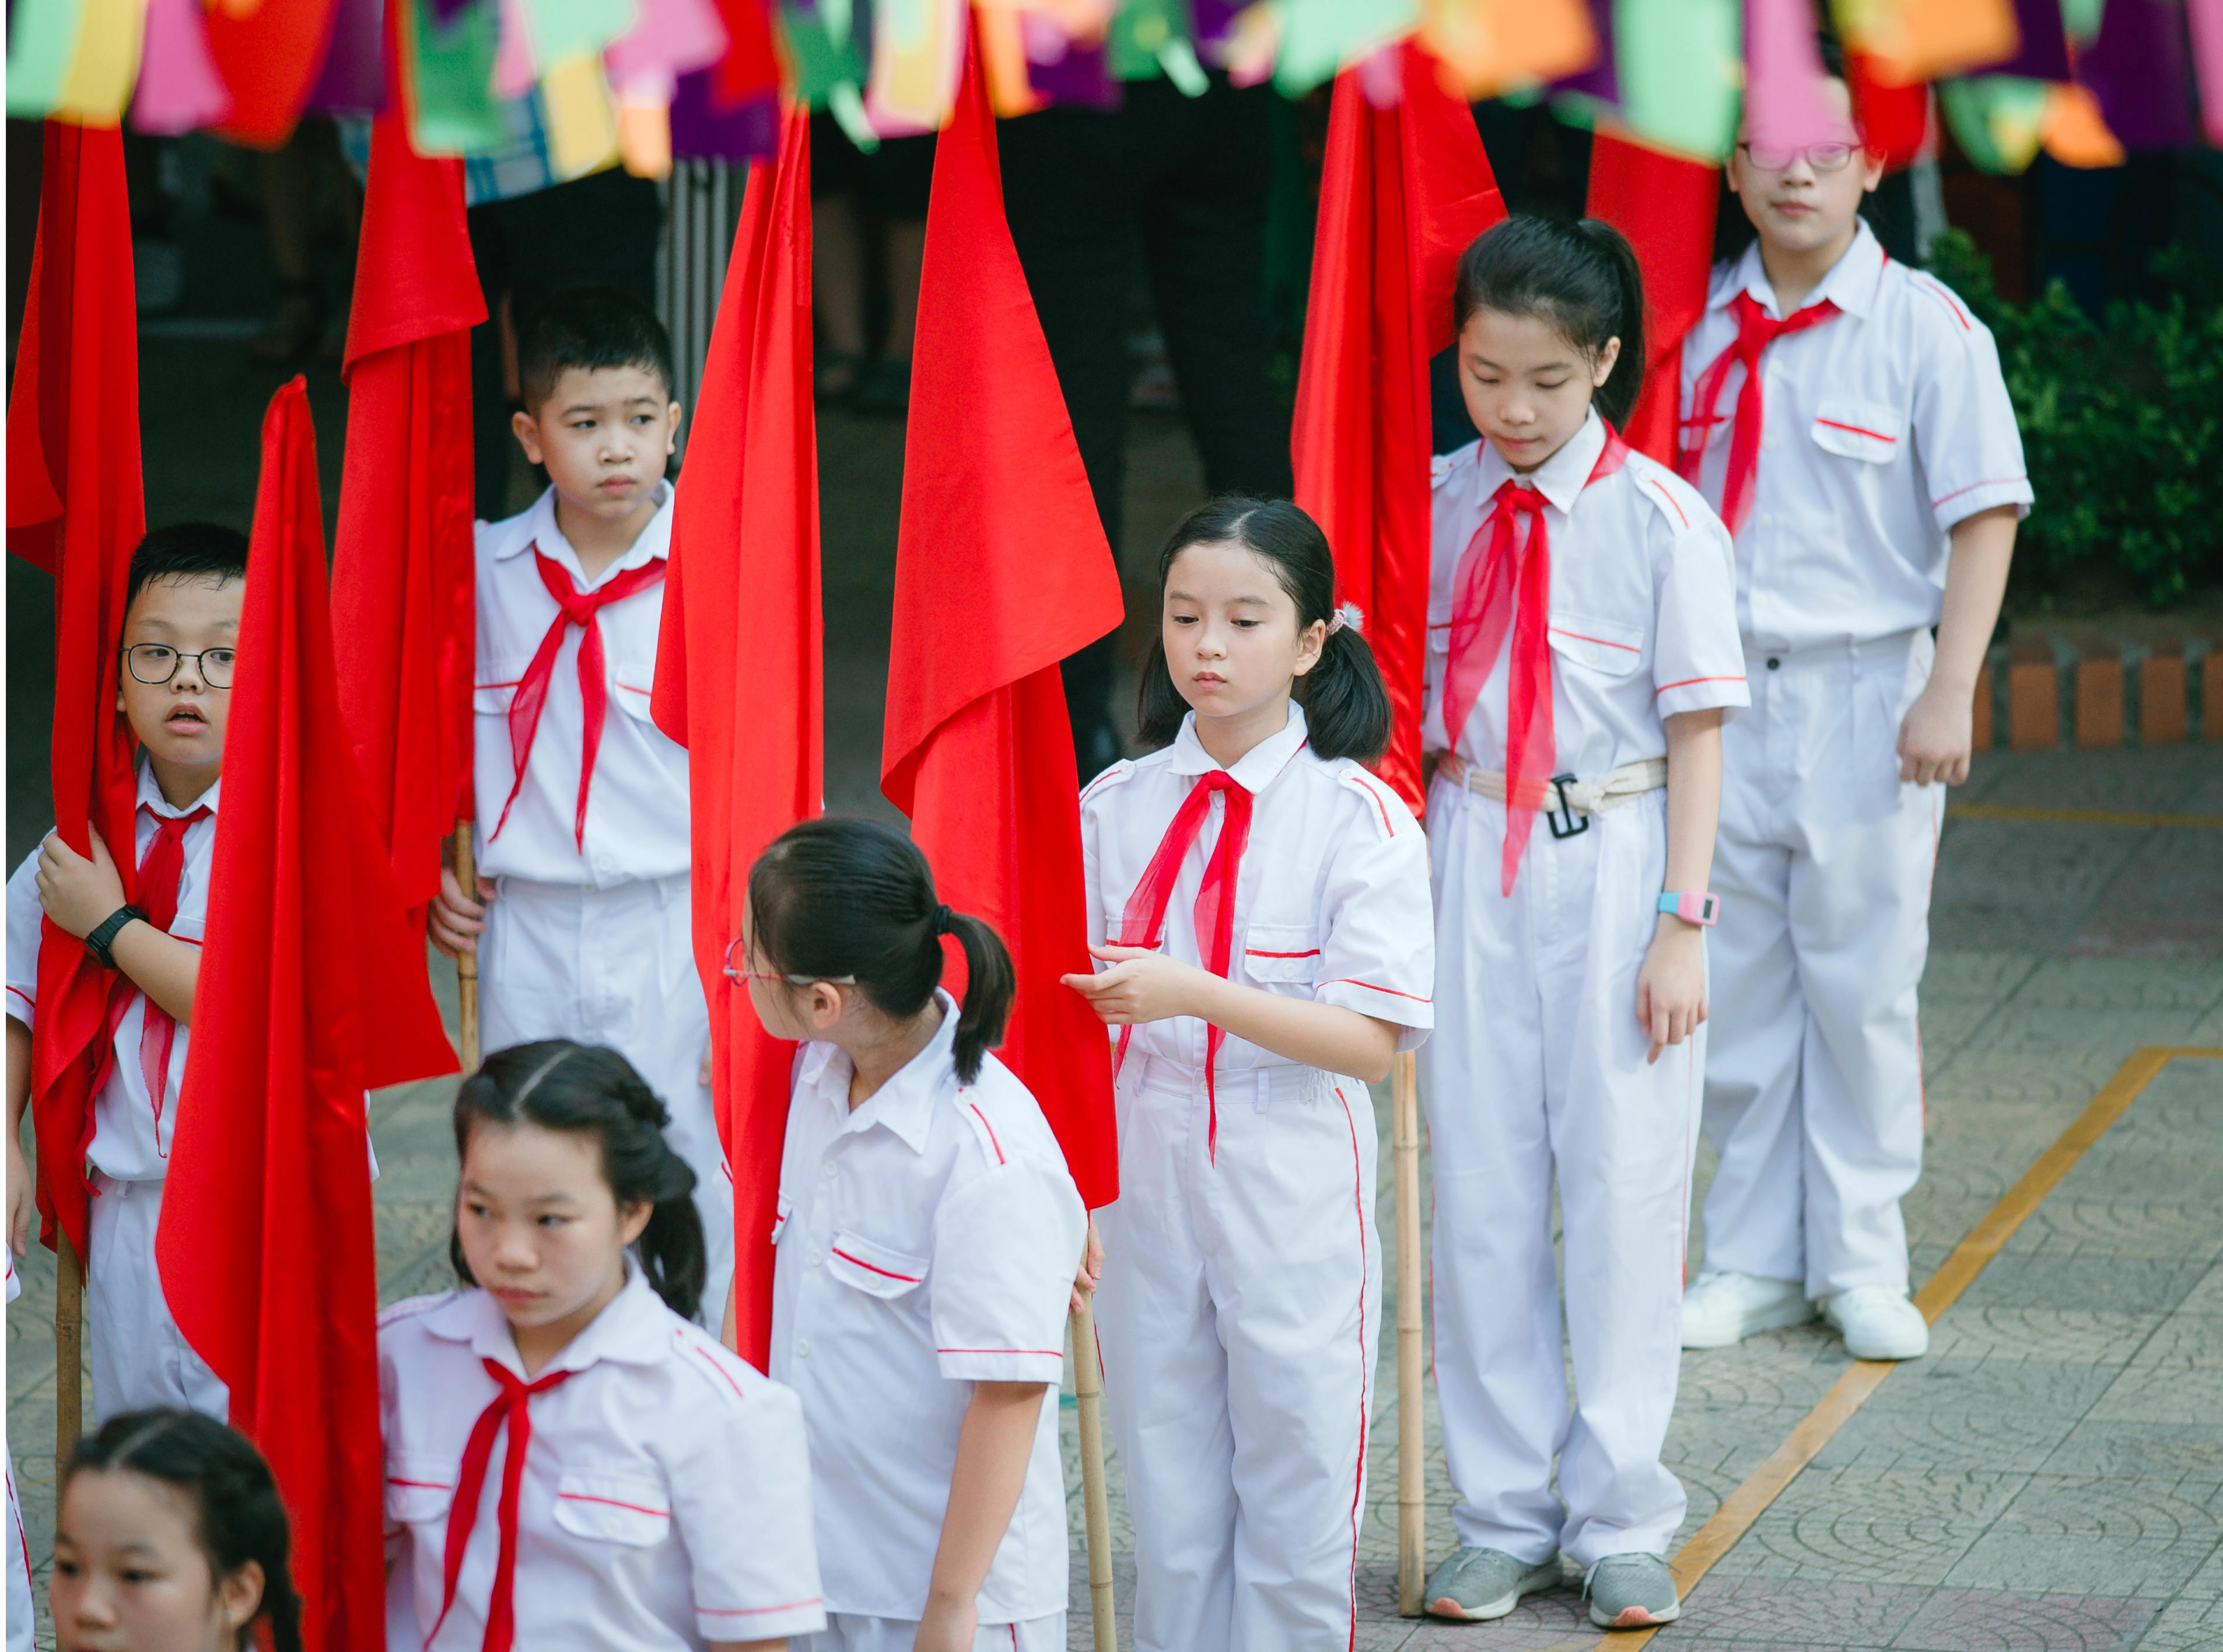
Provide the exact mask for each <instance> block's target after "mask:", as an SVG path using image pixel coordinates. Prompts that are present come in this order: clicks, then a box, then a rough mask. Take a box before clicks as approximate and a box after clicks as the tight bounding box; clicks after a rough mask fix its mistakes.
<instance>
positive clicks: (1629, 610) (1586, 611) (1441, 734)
mask: <svg viewBox="0 0 2223 1652" xmlns="http://www.w3.org/2000/svg"><path fill="white" fill-rule="evenodd" d="M1605 446H1606V427H1605V423H1604V421H1603V419H1600V418H1599V417H1598V416H1597V414H1596V413H1595V412H1593V413H1591V414H1590V418H1589V419H1587V420H1586V421H1585V422H1584V425H1583V427H1582V428H1581V429H1580V430H1578V431H1577V432H1575V433H1574V435H1573V436H1571V437H1570V438H1568V440H1567V444H1566V445H1565V446H1564V447H1562V448H1561V449H1560V450H1559V451H1558V452H1557V453H1554V454H1553V455H1552V457H1550V458H1548V459H1546V460H1545V461H1544V463H1541V464H1540V465H1538V466H1537V467H1536V469H1535V470H1533V472H1531V473H1530V474H1529V475H1527V476H1515V472H1514V470H1513V467H1512V466H1510V465H1509V464H1508V463H1506V462H1505V460H1504V458H1503V457H1502V456H1501V455H1500V454H1499V453H1498V451H1497V450H1496V448H1494V447H1492V446H1490V445H1489V443H1488V442H1486V441H1477V442H1471V443H1470V444H1468V445H1466V446H1464V447H1463V448H1461V449H1459V450H1458V451H1457V452H1455V453H1447V454H1445V455H1443V456H1442V457H1439V458H1438V459H1437V460H1436V461H1435V463H1434V471H1433V480H1434V494H1433V501H1434V522H1433V532H1432V535H1431V539H1432V547H1433V548H1432V550H1431V552H1430V555H1429V567H1428V652H1427V700H1426V706H1427V711H1426V718H1425V720H1424V721H1423V722H1422V724H1421V732H1420V740H1421V744H1422V746H1423V747H1424V748H1425V749H1426V750H1428V751H1431V752H1441V751H1454V750H1455V751H1456V752H1457V753H1458V755H1459V757H1460V758H1461V759H1463V760H1464V761H1466V762H1468V763H1470V764H1472V765H1474V766H1476V767H1477V768H1485V769H1501V770H1502V768H1504V766H1505V734H1506V722H1507V713H1506V688H1507V672H1508V665H1509V663H1510V661H1511V659H1512V647H1511V644H1510V628H1509V627H1508V642H1507V643H1506V644H1505V645H1504V646H1502V648H1501V651H1500V653H1499V654H1498V657H1497V659H1496V661H1495V662H1494V663H1493V664H1492V665H1491V666H1490V669H1489V676H1488V677H1487V678H1484V679H1483V686H1482V691H1481V692H1480V693H1479V694H1477V696H1476V697H1475V702H1474V709H1473V710H1472V711H1471V712H1470V713H1469V714H1468V716H1467V720H1466V727H1465V728H1459V729H1447V728H1445V727H1444V678H1445V672H1446V670H1447V668H1448V665H1449V661H1450V659H1451V653H1450V649H1451V637H1452V614H1453V611H1454V605H1455V602H1456V600H1457V597H1458V569H1459V562H1460V559H1461V558H1463V557H1464V555H1465V554H1466V549H1467V546H1468V545H1470V543H1471V542H1472V540H1473V539H1474V535H1475V533H1476V531H1477V529H1479V528H1481V527H1483V525H1484V524H1485V523H1486V522H1488V521H1489V516H1490V512H1491V509H1492V507H1493V501H1494V500H1495V498H1496V493H1497V490H1498V489H1499V488H1500V487H1502V486H1503V485H1504V483H1506V482H1508V481H1519V482H1526V483H1527V485H1528V486H1530V487H1533V489H1536V491H1537V492H1539V493H1540V494H1542V495H1544V501H1545V505H1544V523H1545V532H1546V535H1547V536H1548V543H1549V545H1550V546H1551V554H1552V585H1551V592H1552V597H1551V615H1550V619H1549V623H1548V627H1547V630H1546V639H1547V640H1548V641H1549V642H1550V644H1551V647H1552V735H1553V737H1554V739H1555V741H1556V742H1557V745H1558V755H1557V757H1556V759H1555V760H1554V764H1553V768H1552V772H1553V773H1559V774H1573V775H1576V776H1578V777H1579V778H1581V779H1585V780H1592V779H1603V777H1604V776H1605V775H1606V774H1607V773H1608V772H1610V771H1611V770H1614V769H1616V768H1619V767H1620V766H1622V764H1624V763H1636V762H1641V761H1643V760H1646V759H1647V758H1656V757H1665V756H1666V754H1667V734H1666V728H1665V726H1664V723H1663V721H1662V720H1663V719H1665V718H1666V717H1669V716H1673V715H1675V714H1676V713H1678V712H1682V711H1703V710H1706V709H1710V708H1713V707H1719V708H1721V709H1722V712H1723V714H1724V715H1725V716H1735V715H1736V713H1737V711H1738V710H1739V709H1741V708H1742V707H1744V706H1746V705H1748V704H1750V703H1751V699H1750V696H1749V695H1748V692H1747V690H1746V685H1745V670H1744V648H1743V646H1742V645H1741V643H1740V642H1739V641H1738V640H1737V629H1736V609H1735V570H1734V568H1733V566H1732V562H1731V554H1732V553H1731V552H1730V549H1729V532H1728V530H1727V529H1725V528H1724V527H1722V523H1721V519H1720V518H1719V517H1717V516H1716V515H1715V514H1714V513H1713V512H1712V511H1711V510H1710V509H1708V508H1707V507H1706V503H1705V501H1703V500H1702V499H1700V498H1699V497H1698V495H1697V490H1696V489H1692V488H1691V487H1690V486H1689V484H1687V483H1686V482H1684V481H1682V479H1681V478H1679V477H1678V476H1676V475H1675V474H1674V473H1673V472H1672V471H1671V470H1668V469H1667V467H1666V466H1665V465H1662V464H1655V463H1653V461H1652V460H1650V459H1648V458H1647V457H1644V455H1642V454H1641V453H1638V452H1634V451H1631V452H1629V453H1628V455H1627V457H1625V458H1624V459H1623V460H1622V463H1621V467H1620V468H1619V469H1618V470H1615V471H1614V472H1613V473H1612V474H1611V475H1609V476H1601V477H1599V478H1598V480H1596V482H1590V481H1589V478H1590V473H1591V471H1592V470H1595V469H1596V466H1597V463H1598V459H1599V457H1600V456H1601V455H1602V454H1603V453H1604V451H1605ZM1585 483H1587V484H1588V485H1587V486H1586V485H1585ZM1521 531H1522V532H1523V533H1529V532H1533V528H1531V527H1530V526H1528V525H1527V523H1526V522H1525V521H1524V523H1523V524H1522V526H1521ZM1486 545H1487V541H1485V546H1486Z"/></svg>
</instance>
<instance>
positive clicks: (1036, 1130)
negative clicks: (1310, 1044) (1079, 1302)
mask: <svg viewBox="0 0 2223 1652" xmlns="http://www.w3.org/2000/svg"><path fill="white" fill-rule="evenodd" d="M943 936H954V937H955V939H956V940H957V942H958V943H959V945H960V947H961V948H962V949H964V953H965V974H966V988H965V999H964V1001H963V1003H962V1004H960V1003H959V1002H958V1001H957V1000H956V999H953V998H952V997H951V996H950V995H949V994H948V993H946V992H944V991H942V990H941V985H940V982H941V961H942V945H941V943H942V937H943ZM734 955H735V962H734V964H733V965H731V966H729V969H730V971H731V973H733V974H736V975H739V976H740V977H742V978H743V979H745V980H746V981H747V983H748V993H749V1001H750V1003H751V1004H752V1005H753V1006H754V1008H755V1010H756V1012H757V1018H758V1019H759V1020H760V1021H761V1022H763V1024H764V1026H765V1031H767V1032H769V1033H771V1035H772V1036H773V1037H776V1038H793V1039H798V1040H801V1041H803V1050H802V1051H801V1053H800V1054H799V1055H798V1056H797V1060H796V1064H795V1081H794V1094H793V1098H792V1100H791V1101H790V1109H789V1113H788V1119H787V1140H786V1146H785V1149H784V1155H783V1157H782V1162H781V1166H780V1181H779V1203H778V1219H777V1220H776V1222H775V1225H774V1226H773V1228H772V1242H773V1244H774V1245H777V1246H778V1259H777V1261H776V1263H775V1265H774V1273H773V1285H772V1327H771V1371H772V1374H773V1376H775V1377H776V1378H778V1379H779V1380H780V1381H782V1382H784V1383H785V1384H788V1385H789V1386H790V1387H791V1388H793V1389H794V1390H796V1391H797V1393H799V1394H801V1395H802V1397H803V1426H804V1430H805V1432H806V1434H808V1435H809V1442H810V1466H811V1473H812V1479H813V1485H814V1490H813V1493H812V1504H813V1507H814V1509H815V1510H816V1519H817V1535H818V1553H819V1556H820V1561H821V1566H822V1570H823V1574H824V1585H825V1597H826V1616H827V1627H826V1629H825V1630H823V1631H822V1633H820V1634H819V1635H817V1636H805V1637H804V1638H803V1642H802V1643H801V1644H802V1645H803V1646H804V1647H806V1648H809V1649H812V1652H912V1649H913V1648H916V1649H918V1652H973V1649H974V1648H975V1647H982V1648H986V1647H995V1648H1011V1649H1017V1652H1052V1649H1056V1652H1063V1648H1064V1646H1065V1600H1066V1586H1067V1561H1066V1524H1065V1477H1064V1472H1063V1468H1062V1466H1061V1463H1060V1461H1059V1458H1058V1447H1057V1411H1056V1406H1055V1402H1054V1401H1051V1402H1049V1403H1045V1397H1046V1396H1047V1395H1049V1393H1050V1392H1051V1391H1052V1390H1054V1389H1055V1387H1056V1385H1057V1383H1058V1381H1059V1378H1060V1377H1061V1374H1062V1371H1063V1368H1064V1359H1065V1356H1064V1349H1063V1338H1064V1331H1065V1316H1066V1308H1067V1302H1069V1301H1070V1299H1071V1296H1072V1294H1073V1285H1074V1273H1075V1272H1076V1271H1077V1270H1078V1268H1079V1267H1080V1258H1081V1245H1082V1242H1083V1239H1084V1237H1085V1235H1086V1229H1087V1215H1086V1212H1085V1211H1084V1210H1083V1209H1082V1207H1081V1203H1080V1193H1079V1192H1078V1191H1077V1190H1076V1189H1074V1185H1073V1180H1072V1178H1071V1177H1070V1176H1067V1174H1066V1169H1065V1158H1064V1155H1063V1154H1062V1152H1061V1151H1060V1149H1059V1147H1058V1144H1057V1138H1055V1136H1053V1135H1052V1134H1051V1133H1050V1129H1049V1124H1048V1123H1047V1122H1046V1121H1045V1120H1044V1119H1043V1118H1042V1111H1041V1109H1040V1108H1039V1107H1036V1104H1035V1100H1034V1098H1033V1096H1031V1095H1030V1094H1028V1093H1027V1091H1026V1089H1025V1088H1024V1087H1023V1085H1021V1084H1020V1082H1019V1081H1018V1080H1017V1079H1016V1078H1014V1077H1013V1076H1012V1075H1011V1070H1010V1069H1008V1068H1006V1067H1005V1066H1004V1064H1003V1063H1002V1062H999V1061H998V1060H997V1059H996V1058H995V1056H992V1055H991V1054H990V1053H989V1048H990V1046H991V1045H992V1044H995V1043H996V1042H997V1041H998V1038H999V1037H1001V1036H1002V1033H1003V1029H1004V1020H1005V1018H1006V1017H1007V1016H1008V1015H1009V1014H1010V1012H1011V993H1012V974H1011V956H1010V955H1009V954H1008V953H1007V952H1005V951H1004V943H1002V942H1001V941H1000V940H998V938H997V936H996V933H995V931H994V930H992V929H990V928H989V927H988V925H987V924H984V923H983V922H981V921H980V920H979V918H977V917H967V916H966V915H965V914H963V913H961V912H953V911H950V910H949V909H948V907H947V906H944V905H941V904H940V903H939V902H938V901H937V900H936V899H935V892H934V877H933V874H932V873H931V872H929V870H928V868H927V864H926V857H925V856H923V854H920V853H919V851H918V849H917V848H916V846H915V845H914V844H913V843H912V842H911V841H910V839H909V838H908V837H905V836H904V835H903V834H901V833H900V832H897V831H895V830H893V829H890V828H889V827H886V826H884V825H881V824H879V823H876V822H872V821H865V820H854V819H840V818H830V819H822V820H813V821H808V822H806V823H803V824H802V825H800V826H797V827H796V828H794V829H792V830H790V831H789V832H787V833H785V834H784V835H782V836H781V837H780V838H779V839H778V841H777V842H774V843H773V844H772V845H771V848H768V849H766V850H765V852H764V854H762V855H761V856H760V857H759V859H758V861H757V863H756V865H755V867H753V868H752V869H751V871H750V873H749V898H748V917H747V926H746V932H745V933H744V935H743V936H742V937H741V939H740V942H739V943H737V944H736V946H735V948H734ZM1074 1054H1075V1059H1087V1058H1088V1057H1089V1056H1092V1055H1093V1054H1094V1052H1093V1051H1087V1050H1083V1051H1076V1052H1074ZM1097 1058H1098V1059H1101V1057H1100V1056H1099V1057H1097Z"/></svg>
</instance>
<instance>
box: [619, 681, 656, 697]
mask: <svg viewBox="0 0 2223 1652" xmlns="http://www.w3.org/2000/svg"><path fill="white" fill-rule="evenodd" d="M618 686H619V687H620V688H621V689H623V690H625V691H626V692H627V693H628V694H638V695H639V696H640V697H641V698H642V699H644V700H645V699H646V698H647V697H649V696H650V695H651V694H652V693H654V692H655V690H653V689H637V688H635V687H634V686H633V684H630V683H620V684H618Z"/></svg>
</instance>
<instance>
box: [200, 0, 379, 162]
mask: <svg viewBox="0 0 2223 1652" xmlns="http://www.w3.org/2000/svg"><path fill="white" fill-rule="evenodd" d="M338 9H339V8H338V5H337V0H219V3H217V4H215V5H212V6H211V7H210V8H209V9H208V44H209V55H210V56H211V57H212V58H214V59H215V60H216V66H217V73H219V74H221V75H222V76H223V77H224V85H225V87H226V89H227V90H229V91H230V93H231V112H230V114H229V115H227V116H226V117H224V123H223V124H222V125H221V126H219V127H217V129H216V130H217V136H221V137H227V138H230V140H231V141H232V142H235V143H246V144H251V145H253V146H254V147H255V148H258V149H275V148H279V147H280V146H281V145H282V144H284V143H285V142H286V141H287V139H288V138H290V137H292V136H293V126H294V123H296V122H297V121H299V119H300V118H301V110H303V108H304V107H305V106H306V105H307V104H308V101H309V93H310V92H311V91H312V90H314V88H315V86H316V84H317V77H318V74H319V73H322V72H323V69H324V56H325V54H326V53H327V52H328V51H329V50H330V49H331V39H332V19H333V16H334V15H335V14H336V13H337V10H338ZM387 49H388V50H389V51H390V50H391V49H392V48H391V47H388V48H387Z"/></svg>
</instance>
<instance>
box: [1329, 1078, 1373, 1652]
mask: <svg viewBox="0 0 2223 1652" xmlns="http://www.w3.org/2000/svg"><path fill="white" fill-rule="evenodd" d="M1335 1099H1336V1100H1338V1101H1339V1102H1341V1103H1342V1104H1343V1121H1344V1124H1345V1126H1347V1127H1348V1128H1349V1129H1350V1131H1351V1189H1352V1195H1351V1207H1352V1208H1353V1209H1354V1210H1355V1211H1356V1212H1357V1217H1358V1472H1357V1475H1356V1476H1355V1477H1354V1478H1353V1479H1352V1480H1351V1584H1350V1587H1351V1638H1350V1639H1349V1640H1348V1641H1347V1642H1345V1646H1346V1647H1347V1648H1349V1649H1351V1652H1357V1646H1358V1511H1359V1501H1360V1499H1361V1498H1363V1496H1364V1495H1365V1491H1366V1419H1367V1416H1368V1415H1369V1413H1370V1411H1371V1410H1372V1409H1373V1408H1372V1407H1371V1406H1370V1404H1369V1403H1368V1400H1369V1398H1370V1396H1369V1394H1368V1392H1367V1390H1368V1389H1369V1387H1370V1382H1369V1380H1368V1379H1369V1378H1370V1376H1371V1375H1372V1372H1371V1371H1370V1369H1369V1367H1368V1362H1367V1359H1366V1263H1367V1257H1366V1182H1365V1179H1364V1177H1363V1175H1362V1174H1361V1169H1362V1167H1361V1165H1360V1163H1359V1156H1358V1121H1357V1119H1353V1118H1352V1117H1351V1098H1350V1097H1348V1096H1346V1095H1345V1094H1344V1093H1343V1086H1342V1085H1340V1084H1338V1085H1337V1086H1336V1087H1335Z"/></svg>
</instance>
